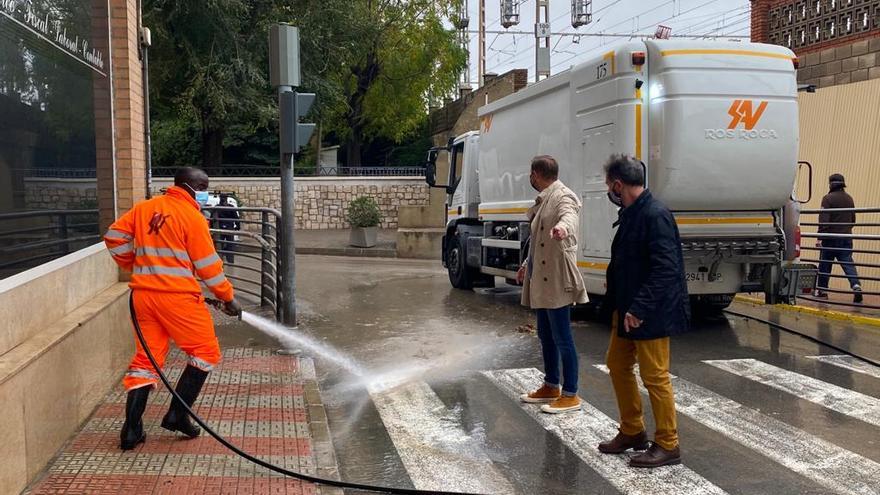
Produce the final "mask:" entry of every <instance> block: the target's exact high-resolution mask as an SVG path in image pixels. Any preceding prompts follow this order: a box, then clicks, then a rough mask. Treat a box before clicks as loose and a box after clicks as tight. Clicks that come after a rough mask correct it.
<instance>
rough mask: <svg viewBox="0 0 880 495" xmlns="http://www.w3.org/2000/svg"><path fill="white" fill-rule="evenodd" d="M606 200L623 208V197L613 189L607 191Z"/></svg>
mask: <svg viewBox="0 0 880 495" xmlns="http://www.w3.org/2000/svg"><path fill="white" fill-rule="evenodd" d="M608 201H611V202H612V203H614V204H615V205H616V206H617V207H618V208H623V198H622V197H621V196H620V194H618V193H616V192H614V189H612V190H610V191H608Z"/></svg>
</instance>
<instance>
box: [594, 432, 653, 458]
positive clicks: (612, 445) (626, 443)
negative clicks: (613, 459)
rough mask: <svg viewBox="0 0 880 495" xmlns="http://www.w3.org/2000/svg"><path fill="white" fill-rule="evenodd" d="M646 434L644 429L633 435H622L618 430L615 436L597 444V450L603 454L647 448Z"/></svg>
mask: <svg viewBox="0 0 880 495" xmlns="http://www.w3.org/2000/svg"><path fill="white" fill-rule="evenodd" d="M648 443H649V442H648V434H647V433H645V432H644V431H643V432H641V433H636V434H635V435H624V434H623V433H620V432H618V433H617V436H616V437H614V438H612V439H611V440H608V441H607V442H602V443H600V444H599V452H602V453H603V454H622V453H624V452H626V451H627V450H629V449H633V450H645V449H647V448H648Z"/></svg>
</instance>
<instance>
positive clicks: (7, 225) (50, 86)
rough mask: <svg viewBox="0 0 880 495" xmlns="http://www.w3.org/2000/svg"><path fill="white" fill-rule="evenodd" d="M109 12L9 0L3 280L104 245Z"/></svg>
mask: <svg viewBox="0 0 880 495" xmlns="http://www.w3.org/2000/svg"><path fill="white" fill-rule="evenodd" d="M107 8H108V6H107V4H106V2H101V1H95V0H43V1H40V2H36V1H30V0H5V1H2V2H0V114H2V116H3V117H2V121H0V278H5V277H7V276H9V275H12V274H15V273H18V272H20V271H22V270H25V269H27V268H31V267H33V266H36V265H39V264H41V263H44V262H46V261H49V260H52V259H54V258H57V257H59V256H62V255H65V254H68V253H70V252H73V251H75V250H78V249H81V248H83V247H85V246H87V245H90V244H93V243H95V242H99V241H100V236H99V234H98V214H97V208H98V191H97V180H96V177H97V171H98V168H99V164H100V163H106V162H107V161H108V160H111V161H112V151H111V150H112V146H111V140H112V132H111V125H112V123H111V117H110V105H111V101H110V80H109V76H108V75H109V71H110V63H109V56H110V54H109V51H108V50H107V47H108V46H109V24H108V16H107V12H108V10H107ZM110 166H111V167H112V165H110Z"/></svg>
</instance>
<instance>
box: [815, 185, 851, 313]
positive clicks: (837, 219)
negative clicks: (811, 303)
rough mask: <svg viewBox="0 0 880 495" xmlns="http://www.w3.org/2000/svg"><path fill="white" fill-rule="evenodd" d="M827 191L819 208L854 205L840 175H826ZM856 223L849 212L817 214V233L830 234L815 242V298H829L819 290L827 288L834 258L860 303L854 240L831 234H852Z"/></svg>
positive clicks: (849, 206) (838, 207)
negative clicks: (817, 258) (853, 252)
mask: <svg viewBox="0 0 880 495" xmlns="http://www.w3.org/2000/svg"><path fill="white" fill-rule="evenodd" d="M828 189H829V192H828V194H826V195H825V197H824V198H822V209H823V210H825V209H828V208H830V209H832V210H833V209H840V208H855V202H853V199H852V196H850V195H849V194H847V192H846V190H845V189H846V180H844V178H843V175H841V174H832V175H831V176H830V177H828ZM855 223H856V214H855V212H851V211H823V212H822V213H820V214H819V234H831V235H832V237H819V241H818V242H817V243H816V245H817V247H821V248H822V251H821V253H820V254H819V259H820V260H821V262H820V263H819V278H818V279H817V280H816V287H817V289H816V293H815V294H814V295H815V296H816V297H823V298H824V297H828V294H826V293H825V291H823V290H822V289H827V288H828V278H829V277H828V276H829V275H830V274H831V269H832V263H833V262H834V260H835V258H836V259H837V261H838V263H840V267H841V268H843V273H845V274H846V277H847V278H848V279H849V286H850V288H851V289H852V290H853V302H855V303H857V304H858V303H860V302H862V286H861V282H860V281H859V273H858V272H857V271H856V267H855V264H854V262H853V255H852V248H853V241H852V239H850V238H841V237H833V236H834V235H835V234H849V235H852V231H853V226H854V225H855Z"/></svg>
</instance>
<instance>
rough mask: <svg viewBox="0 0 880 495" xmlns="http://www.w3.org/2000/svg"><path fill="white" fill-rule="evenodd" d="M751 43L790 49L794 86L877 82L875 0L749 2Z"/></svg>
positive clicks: (879, 11)
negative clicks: (797, 63) (795, 59)
mask: <svg viewBox="0 0 880 495" xmlns="http://www.w3.org/2000/svg"><path fill="white" fill-rule="evenodd" d="M751 3H752V19H751V24H752V26H751V27H752V41H756V42H760V43H772V44H777V45H782V46H786V47H788V48H791V49H792V50H793V51H794V52H795V53H796V54H797V55H798V57H799V59H800V68H799V69H798V82H799V83H800V84H812V85H815V86H817V87H828V86H834V85H837V84H847V83H851V82H859V81H866V80H869V79H880V0H751Z"/></svg>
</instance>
